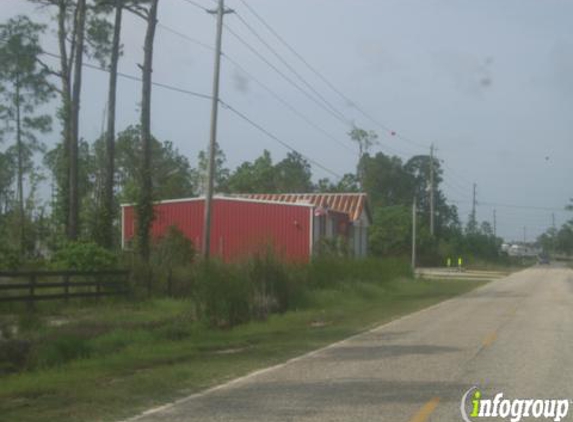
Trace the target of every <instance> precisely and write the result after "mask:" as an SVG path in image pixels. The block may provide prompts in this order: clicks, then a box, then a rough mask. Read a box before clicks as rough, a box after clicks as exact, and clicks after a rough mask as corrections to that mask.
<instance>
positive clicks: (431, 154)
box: [430, 144, 434, 236]
mask: <svg viewBox="0 0 573 422" xmlns="http://www.w3.org/2000/svg"><path fill="white" fill-rule="evenodd" d="M430 234H431V235H432V236H434V144H432V145H431V146H430Z"/></svg>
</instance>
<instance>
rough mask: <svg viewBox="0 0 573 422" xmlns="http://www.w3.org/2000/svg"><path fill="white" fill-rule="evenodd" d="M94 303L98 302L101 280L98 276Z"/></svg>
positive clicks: (96, 277) (97, 275)
mask: <svg viewBox="0 0 573 422" xmlns="http://www.w3.org/2000/svg"><path fill="white" fill-rule="evenodd" d="M95 279H96V301H97V302H99V297H100V292H101V284H100V283H101V278H100V275H99V274H96V276H95Z"/></svg>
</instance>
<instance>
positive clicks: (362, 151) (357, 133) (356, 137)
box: [348, 126, 378, 188]
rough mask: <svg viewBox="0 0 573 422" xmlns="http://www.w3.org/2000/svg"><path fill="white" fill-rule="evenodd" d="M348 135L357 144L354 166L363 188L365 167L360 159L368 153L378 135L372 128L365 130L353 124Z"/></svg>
mask: <svg viewBox="0 0 573 422" xmlns="http://www.w3.org/2000/svg"><path fill="white" fill-rule="evenodd" d="M348 136H350V139H351V140H352V141H354V142H356V144H358V165H357V166H356V176H357V177H358V180H359V181H360V185H361V186H362V188H364V186H363V185H364V176H365V174H364V172H365V169H364V168H363V166H362V161H363V159H364V157H365V155H366V154H368V152H369V151H370V148H372V146H374V144H375V143H376V141H377V140H378V135H377V134H376V132H374V131H372V130H371V131H367V130H364V129H361V128H359V127H356V126H355V127H354V128H352V130H351V131H350V132H349V133H348Z"/></svg>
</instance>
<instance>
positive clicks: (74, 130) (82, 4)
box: [67, 0, 87, 240]
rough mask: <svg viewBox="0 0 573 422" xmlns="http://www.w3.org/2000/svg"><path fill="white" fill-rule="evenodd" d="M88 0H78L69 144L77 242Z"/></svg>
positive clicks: (72, 227) (71, 225) (71, 223)
mask: <svg viewBox="0 0 573 422" xmlns="http://www.w3.org/2000/svg"><path fill="white" fill-rule="evenodd" d="M86 11H87V6H86V0H78V2H77V6H76V13H75V25H74V28H75V40H74V44H75V48H76V51H75V58H74V80H73V86H72V103H71V124H70V128H71V133H70V144H69V160H70V166H69V171H70V176H69V182H70V186H69V193H70V197H69V200H70V204H69V215H68V227H67V229H68V230H67V235H68V239H70V240H76V239H77V238H78V233H79V213H80V195H79V180H78V174H79V173H78V147H79V136H80V134H79V130H80V101H81V91H82V70H83V69H82V66H83V59H84V49H85V27H86Z"/></svg>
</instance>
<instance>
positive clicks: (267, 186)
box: [228, 150, 277, 193]
mask: <svg viewBox="0 0 573 422" xmlns="http://www.w3.org/2000/svg"><path fill="white" fill-rule="evenodd" d="M228 185H229V191H230V192H235V193H274V192H276V190H277V189H276V172H275V167H274V165H273V160H272V157H271V153H270V152H269V151H267V150H264V151H263V154H262V155H261V156H260V157H258V158H257V159H255V161H253V162H252V163H251V162H249V161H245V162H244V163H243V164H241V165H240V166H239V167H237V168H236V169H235V171H234V172H233V173H232V174H231V176H230V177H229V183H228Z"/></svg>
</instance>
